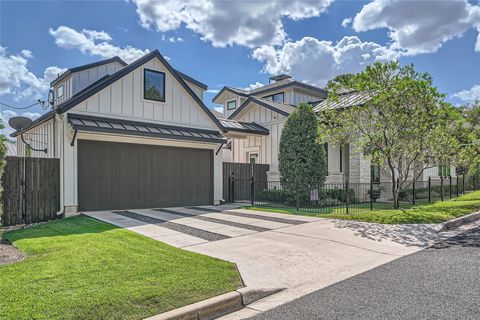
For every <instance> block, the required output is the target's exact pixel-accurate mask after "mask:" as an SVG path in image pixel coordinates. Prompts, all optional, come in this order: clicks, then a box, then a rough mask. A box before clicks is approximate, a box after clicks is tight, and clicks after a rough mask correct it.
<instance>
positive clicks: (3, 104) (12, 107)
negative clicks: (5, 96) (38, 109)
mask: <svg viewBox="0 0 480 320" xmlns="http://www.w3.org/2000/svg"><path fill="white" fill-rule="evenodd" d="M0 104H1V105H2V106H5V107H7V108H11V109H16V110H25V109H28V108H31V107H33V106H36V105H37V104H41V102H40V101H37V102H35V103H33V104H31V105H29V106H26V107H14V106H12V105H9V104H6V103H3V102H0Z"/></svg>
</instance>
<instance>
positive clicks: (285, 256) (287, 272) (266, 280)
mask: <svg viewBox="0 0 480 320" xmlns="http://www.w3.org/2000/svg"><path fill="white" fill-rule="evenodd" d="M230 209H232V207H229V206H223V207H213V206H206V207H189V208H166V209H165V208H160V209H142V210H123V211H113V212H89V213H85V214H86V215H88V216H91V217H94V218H96V219H100V220H103V221H106V222H109V223H111V224H114V225H117V226H120V227H124V228H127V229H129V230H132V231H135V232H138V233H141V234H143V235H146V236H149V237H151V238H153V239H156V240H159V241H162V242H165V243H167V244H170V245H173V246H176V247H180V248H183V249H185V250H190V251H193V252H197V253H201V254H206V255H209V256H213V257H216V258H220V259H223V260H228V261H232V262H235V263H236V264H237V266H238V268H239V270H240V273H241V275H242V278H243V281H244V283H245V285H246V286H248V287H252V288H285V290H283V291H282V292H280V293H278V294H275V295H273V296H270V297H267V298H265V299H263V300H260V301H257V302H255V303H253V304H251V305H249V307H248V308H245V309H243V310H241V311H239V312H237V313H235V314H232V315H231V316H226V317H224V319H242V318H245V317H248V316H252V315H254V314H257V313H258V312H260V311H265V310H268V309H271V308H273V307H276V306H278V305H280V304H283V303H285V302H289V301H292V300H293V299H296V298H298V297H301V296H303V295H305V294H307V293H310V292H313V291H316V290H318V289H321V288H323V287H326V286H328V285H331V284H333V283H336V282H339V281H341V280H344V279H346V278H349V277H352V276H354V275H357V274H359V273H362V272H365V271H367V270H370V269H372V268H375V267H377V266H379V265H382V264H384V263H387V262H389V261H392V260H395V259H397V258H399V257H402V256H405V255H407V254H411V253H414V252H416V251H419V250H421V249H423V248H425V247H427V246H429V245H431V244H433V243H434V242H435V241H436V240H437V239H438V237H439V236H438V230H439V228H440V226H436V225H381V224H371V223H362V222H352V221H342V220H331V219H320V218H314V217H305V216H293V215H284V214H278V213H267V212H258V211H250V210H244V209H233V210H230Z"/></svg>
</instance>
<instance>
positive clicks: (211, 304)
mask: <svg viewBox="0 0 480 320" xmlns="http://www.w3.org/2000/svg"><path fill="white" fill-rule="evenodd" d="M281 290H283V289H279V288H259V289H254V288H247V287H244V288H241V289H238V290H236V291H232V292H228V293H225V294H222V295H219V296H216V297H213V298H210V299H207V300H203V301H200V302H197V303H194V304H191V305H188V306H185V307H181V308H178V309H175V310H170V311H167V312H164V313H161V314H159V315H156V316H153V317H150V318H147V319H145V320H210V319H216V318H219V317H221V316H224V315H226V314H229V313H232V312H234V311H237V310H240V309H242V308H243V307H245V306H246V305H248V304H250V303H252V302H254V301H257V300H260V299H262V298H265V297H267V296H269V295H272V294H274V293H277V292H279V291H281Z"/></svg>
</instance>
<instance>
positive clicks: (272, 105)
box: [228, 97, 295, 119]
mask: <svg viewBox="0 0 480 320" xmlns="http://www.w3.org/2000/svg"><path fill="white" fill-rule="evenodd" d="M253 104H257V105H260V106H262V107H264V108H267V109H269V110H272V111H274V112H276V113H279V114H281V115H282V116H285V117H288V115H289V114H290V113H291V112H293V110H295V107H294V106H291V105H288V104H284V103H279V102H273V101H270V100H267V99H262V98H257V97H249V98H248V99H247V100H245V102H244V103H242V105H241V106H240V107H238V109H237V110H235V112H234V113H232V114H231V115H230V116H229V117H228V119H235V118H237V117H238V116H239V115H241V114H242V112H243V111H244V110H246V109H247V108H248V107H249V106H250V105H253Z"/></svg>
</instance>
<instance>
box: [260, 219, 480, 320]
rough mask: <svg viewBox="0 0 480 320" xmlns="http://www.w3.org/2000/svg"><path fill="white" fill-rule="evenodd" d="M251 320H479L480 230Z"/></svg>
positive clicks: (464, 234)
mask: <svg viewBox="0 0 480 320" xmlns="http://www.w3.org/2000/svg"><path fill="white" fill-rule="evenodd" d="M251 319H255V320H260V319H262V320H263V319H272V320H273V319H275V320H278V319H282V320H288V319H292V320H301V319H309V320H310V319H355V320H359V319H392V320H393V319H462V320H463V319H480V227H479V228H475V229H472V230H470V231H467V232H465V233H463V234H461V235H459V236H456V237H454V238H451V239H449V240H446V241H443V242H440V243H438V244H436V245H435V246H433V247H431V248H428V249H425V250H422V251H420V252H418V253H415V254H412V255H409V256H405V257H403V258H400V259H397V260H395V261H393V262H390V263H387V264H385V265H382V266H380V267H377V268H375V269H372V270H370V271H367V272H365V273H362V274H360V275H358V276H355V277H352V278H349V279H347V280H344V281H342V282H339V283H337V284H334V285H332V286H329V287H327V288H324V289H322V290H319V291H316V292H313V293H311V294H309V295H307V296H304V297H302V298H300V299H297V300H295V301H292V302H290V303H287V304H285V305H282V306H280V307H278V308H275V309H272V310H269V311H267V312H265V313H262V314H259V315H257V316H255V317H253V318H251Z"/></svg>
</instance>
